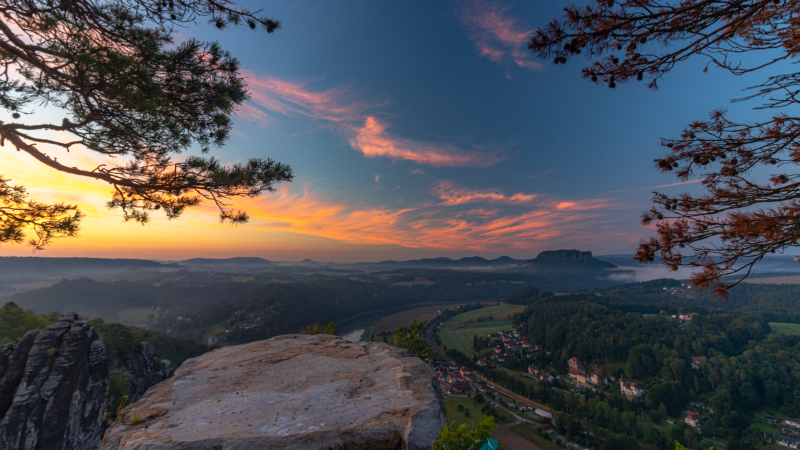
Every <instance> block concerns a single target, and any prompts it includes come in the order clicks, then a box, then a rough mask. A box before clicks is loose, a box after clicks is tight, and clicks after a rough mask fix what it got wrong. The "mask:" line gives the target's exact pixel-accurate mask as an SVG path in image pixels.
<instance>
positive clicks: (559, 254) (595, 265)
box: [520, 250, 616, 270]
mask: <svg viewBox="0 0 800 450" xmlns="http://www.w3.org/2000/svg"><path fill="white" fill-rule="evenodd" d="M520 265H521V266H527V267H536V268H540V269H559V270H565V269H589V270H600V269H613V268H614V267H616V266H615V265H614V264H611V263H609V262H605V261H600V260H599V259H596V258H595V257H594V256H592V252H582V251H580V250H549V251H545V252H541V253H539V255H538V256H536V258H534V259H531V260H528V261H525V262H524V263H522V264H520Z"/></svg>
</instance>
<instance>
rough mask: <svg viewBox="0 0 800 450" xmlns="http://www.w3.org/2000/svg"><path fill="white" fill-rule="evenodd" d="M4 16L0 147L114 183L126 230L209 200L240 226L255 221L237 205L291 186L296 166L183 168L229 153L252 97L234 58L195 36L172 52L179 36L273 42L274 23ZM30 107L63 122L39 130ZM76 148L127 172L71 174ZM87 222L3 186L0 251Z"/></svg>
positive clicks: (255, 16) (233, 13)
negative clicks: (249, 36) (200, 32)
mask: <svg viewBox="0 0 800 450" xmlns="http://www.w3.org/2000/svg"><path fill="white" fill-rule="evenodd" d="M0 10H2V15H0V35H2V39H0V67H2V68H3V71H2V73H0V108H3V109H4V110H5V111H6V112H7V113H8V114H9V115H10V118H11V119H12V120H11V121H3V122H0V145H3V146H5V144H6V143H8V144H10V148H13V149H16V150H17V151H21V152H25V153H27V154H29V155H30V156H32V157H33V158H35V159H36V160H37V161H39V162H41V163H42V164H44V165H46V166H48V167H50V168H53V169H56V170H58V171H61V172H64V173H68V174H71V175H75V176H79V177H87V178H92V179H97V180H101V181H104V182H107V183H109V184H110V185H111V186H112V188H113V194H112V197H111V200H110V201H109V202H108V206H109V207H112V208H120V209H121V210H122V212H123V214H124V218H125V219H126V220H134V221H137V222H140V223H146V222H147V221H148V220H149V219H150V214H151V213H152V211H156V210H163V211H164V212H165V214H166V215H167V217H168V218H170V219H172V218H176V217H178V216H179V215H180V214H181V213H182V212H183V211H184V210H185V209H186V208H187V207H191V206H195V205H197V204H199V203H200V202H201V201H202V200H204V199H205V200H209V201H212V202H213V203H214V204H215V205H216V206H217V207H218V208H219V211H220V219H221V220H222V221H224V222H229V223H241V222H245V221H246V220H247V218H248V217H247V214H246V213H244V212H242V211H238V210H235V209H233V208H231V206H230V203H229V200H230V199H231V198H234V197H240V196H255V195H258V194H260V193H262V192H264V191H273V190H274V185H275V184H276V183H279V182H282V181H291V180H292V171H291V168H290V167H289V166H287V165H284V164H281V163H278V162H275V161H273V160H272V159H270V158H267V159H250V160H249V161H247V162H245V163H237V164H233V165H230V166H225V165H223V164H221V163H220V161H219V160H218V159H217V158H214V157H210V158H205V157H201V156H196V155H192V156H188V157H185V158H183V159H182V160H177V159H176V157H175V156H176V154H179V153H183V152H186V151H188V150H190V149H191V148H196V149H199V150H200V151H201V152H202V153H206V152H208V151H209V150H210V149H211V148H218V147H221V146H223V145H224V144H225V142H226V141H227V140H228V137H229V134H230V131H231V125H232V124H231V118H230V115H231V114H233V113H234V112H235V111H236V108H237V107H238V106H239V105H241V104H242V103H243V102H244V101H245V100H246V99H247V98H248V92H247V89H246V86H245V83H244V80H243V79H242V77H241V75H240V73H239V70H240V68H239V62H238V61H237V60H236V59H235V58H234V57H233V56H231V55H230V53H229V52H227V51H225V50H224V49H222V48H221V47H220V46H219V44H217V43H215V42H211V43H205V42H200V41H198V40H196V39H194V38H189V39H186V40H184V41H183V42H179V43H176V42H175V40H174V39H173V38H174V34H175V33H174V30H175V27H178V26H179V27H187V26H188V25H191V24H194V23H196V22H197V21H198V20H200V19H207V20H208V21H209V22H210V23H211V24H212V25H213V26H215V27H216V28H219V29H224V28H226V27H228V26H238V25H244V26H247V27H249V28H251V29H257V28H263V29H264V30H266V31H267V32H268V33H272V32H273V31H275V30H277V29H278V28H279V27H280V22H278V21H276V20H272V19H268V18H265V17H262V16H261V15H260V13H259V12H251V11H248V10H246V9H243V8H237V7H236V6H235V5H234V4H233V3H232V2H230V1H227V0H164V1H160V0H114V1H111V0H26V1H17V0H2V1H0ZM36 107H43V108H48V110H51V111H56V112H57V113H61V114H62V115H63V117H62V120H61V122H60V123H58V122H56V123H49V122H46V121H42V117H43V116H42V114H39V113H40V111H37V110H36V109H35V108H36ZM39 147H49V148H50V149H52V153H51V154H47V153H46V152H45V151H44V150H43V149H41V148H39ZM8 149H9V147H6V150H8ZM70 151H88V152H96V153H99V154H101V155H105V156H111V157H116V158H118V159H116V160H117V161H119V162H118V163H117V164H114V165H107V164H102V165H99V166H97V167H80V168H79V167H68V166H67V165H65V164H63V163H61V162H59V161H58V157H59V156H60V154H61V153H60V152H70ZM82 217H83V215H82V214H81V213H80V212H79V211H78V208H77V206H76V205H66V204H61V203H57V204H53V205H46V204H41V203H39V202H36V201H33V200H29V199H28V198H27V194H26V192H25V190H24V187H22V186H12V185H10V184H9V180H6V179H4V178H3V177H2V176H0V227H2V228H0V243H4V242H21V241H22V240H23V239H24V235H25V230H26V229H33V230H35V232H36V234H37V238H36V239H32V240H31V241H30V243H31V244H32V245H34V246H35V247H37V248H42V247H43V246H44V245H46V244H47V243H49V242H50V240H51V239H52V238H54V237H60V236H74V235H75V233H76V232H77V231H78V226H79V223H80V220H81V219H82Z"/></svg>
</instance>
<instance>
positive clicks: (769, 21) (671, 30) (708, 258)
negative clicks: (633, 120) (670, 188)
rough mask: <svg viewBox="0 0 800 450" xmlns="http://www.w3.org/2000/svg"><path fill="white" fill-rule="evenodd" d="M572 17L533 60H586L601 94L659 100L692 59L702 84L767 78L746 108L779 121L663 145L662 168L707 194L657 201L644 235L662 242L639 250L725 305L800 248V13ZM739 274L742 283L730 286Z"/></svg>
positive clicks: (688, 134) (633, 11) (798, 8)
mask: <svg viewBox="0 0 800 450" xmlns="http://www.w3.org/2000/svg"><path fill="white" fill-rule="evenodd" d="M564 11H565V14H564V17H563V18H561V19H557V20H553V21H551V22H550V23H549V24H548V25H547V26H545V27H542V28H540V29H538V30H536V31H535V32H534V34H533V36H532V37H531V40H530V45H529V48H530V49H531V50H532V51H533V52H534V53H536V54H537V55H539V56H540V57H542V58H552V60H553V62H554V63H555V64H566V63H567V61H569V60H570V59H573V58H574V57H577V56H585V57H587V58H588V59H589V60H590V63H589V64H588V65H587V66H586V67H585V68H584V69H583V71H582V74H583V77H584V78H586V79H589V80H591V81H592V82H594V83H596V84H598V85H603V86H607V87H609V88H615V87H617V85H619V84H621V83H626V82H628V81H641V82H645V83H646V84H647V86H648V87H650V88H651V89H657V88H658V83H659V81H660V80H662V79H663V78H664V76H665V75H666V74H667V73H669V72H670V71H671V70H673V69H674V68H675V67H677V66H678V65H679V64H682V63H683V62H684V61H686V60H688V59H690V58H691V57H695V56H700V57H705V58H706V61H707V63H706V66H705V69H704V70H703V72H707V71H708V69H709V68H712V69H721V70H724V71H727V72H729V73H731V74H734V75H744V74H748V73H754V72H758V71H765V70H769V71H770V75H768V76H767V77H765V80H764V82H763V83H762V84H760V85H757V86H754V87H752V88H750V89H751V92H750V95H747V96H745V98H742V99H738V100H750V99H755V98H761V99H763V101H764V103H762V104H760V105H757V106H756V108H758V109H773V110H775V111H776V112H775V114H774V115H773V116H772V117H771V118H769V119H767V120H763V121H758V122H748V121H743V120H736V119H734V118H732V117H730V116H729V114H728V113H727V111H726V110H724V109H716V110H713V111H712V112H711V113H710V115H709V118H708V119H707V120H697V121H694V122H692V123H691V124H689V125H688V126H687V127H686V128H685V129H684V130H683V132H682V133H681V134H680V136H679V137H675V138H671V139H664V140H663V141H662V142H661V145H662V146H663V147H664V148H665V151H666V156H664V157H662V158H658V159H656V160H655V166H656V168H657V169H658V170H660V171H662V172H672V173H675V174H676V175H677V178H678V180H680V181H682V182H685V181H691V180H693V179H697V180H700V182H701V183H702V187H703V192H702V193H701V194H699V195H692V194H688V193H685V194H680V195H677V196H676V195H667V194H662V193H654V197H653V201H654V203H655V205H656V206H655V207H653V208H652V209H651V210H650V211H647V212H645V213H644V214H643V217H642V223H643V224H645V225H650V224H653V225H655V227H656V235H655V236H653V237H651V238H649V239H646V240H644V241H643V242H642V243H641V244H640V246H639V249H638V252H637V254H636V258H637V259H638V260H640V261H643V262H652V261H655V260H656V259H657V258H660V259H661V261H662V262H663V263H664V264H666V265H667V266H668V267H669V268H670V269H672V270H677V269H678V267H679V266H690V267H693V268H696V269H698V270H696V271H695V273H694V275H693V277H692V281H693V282H694V284H695V285H697V286H698V287H700V288H703V289H708V288H711V289H713V290H714V291H715V292H716V294H717V295H720V296H722V297H727V292H728V289H730V288H731V287H732V286H734V285H735V284H737V283H738V282H740V281H741V279H743V278H744V277H746V276H747V274H749V272H750V270H751V269H752V266H753V264H755V263H757V262H758V261H760V260H761V259H763V258H764V257H765V256H766V255H769V254H771V253H775V252H781V251H783V250H784V249H786V248H789V247H796V246H798V245H800V173H798V165H800V117H798V116H797V114H796V110H797V106H798V102H800V99H799V98H798V92H800V74H799V73H798V72H797V71H796V70H795V69H796V68H795V67H794V66H793V65H792V63H793V62H796V60H797V58H798V56H800V39H798V33H799V32H800V19H798V17H800V16H798V12H800V2H798V1H795V0H737V1H722V0H616V1H615V0H591V1H590V2H588V4H586V5H584V6H569V7H567V8H565V9H564ZM698 75H699V76H702V75H701V74H698ZM706 76H711V74H709V75H706ZM763 172H767V173H768V176H762V175H761V173H763ZM737 274H738V275H741V277H740V278H739V281H736V282H734V283H726V282H724V281H723V277H725V276H730V275H737Z"/></svg>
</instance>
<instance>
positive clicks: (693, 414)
mask: <svg viewBox="0 0 800 450" xmlns="http://www.w3.org/2000/svg"><path fill="white" fill-rule="evenodd" d="M699 416H700V415H699V414H698V413H697V411H692V410H689V411H687V412H686V418H685V419H683V421H684V422H686V423H687V424H688V425H689V426H690V427H693V428H700V417H699Z"/></svg>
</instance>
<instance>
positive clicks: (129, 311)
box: [117, 308, 160, 323]
mask: <svg viewBox="0 0 800 450" xmlns="http://www.w3.org/2000/svg"><path fill="white" fill-rule="evenodd" d="M150 314H152V315H154V316H156V317H158V316H159V314H160V313H159V312H158V311H153V310H152V309H148V308H125V309H123V310H120V311H117V319H119V320H120V322H127V323H130V322H145V321H147V316H149V315H150Z"/></svg>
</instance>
